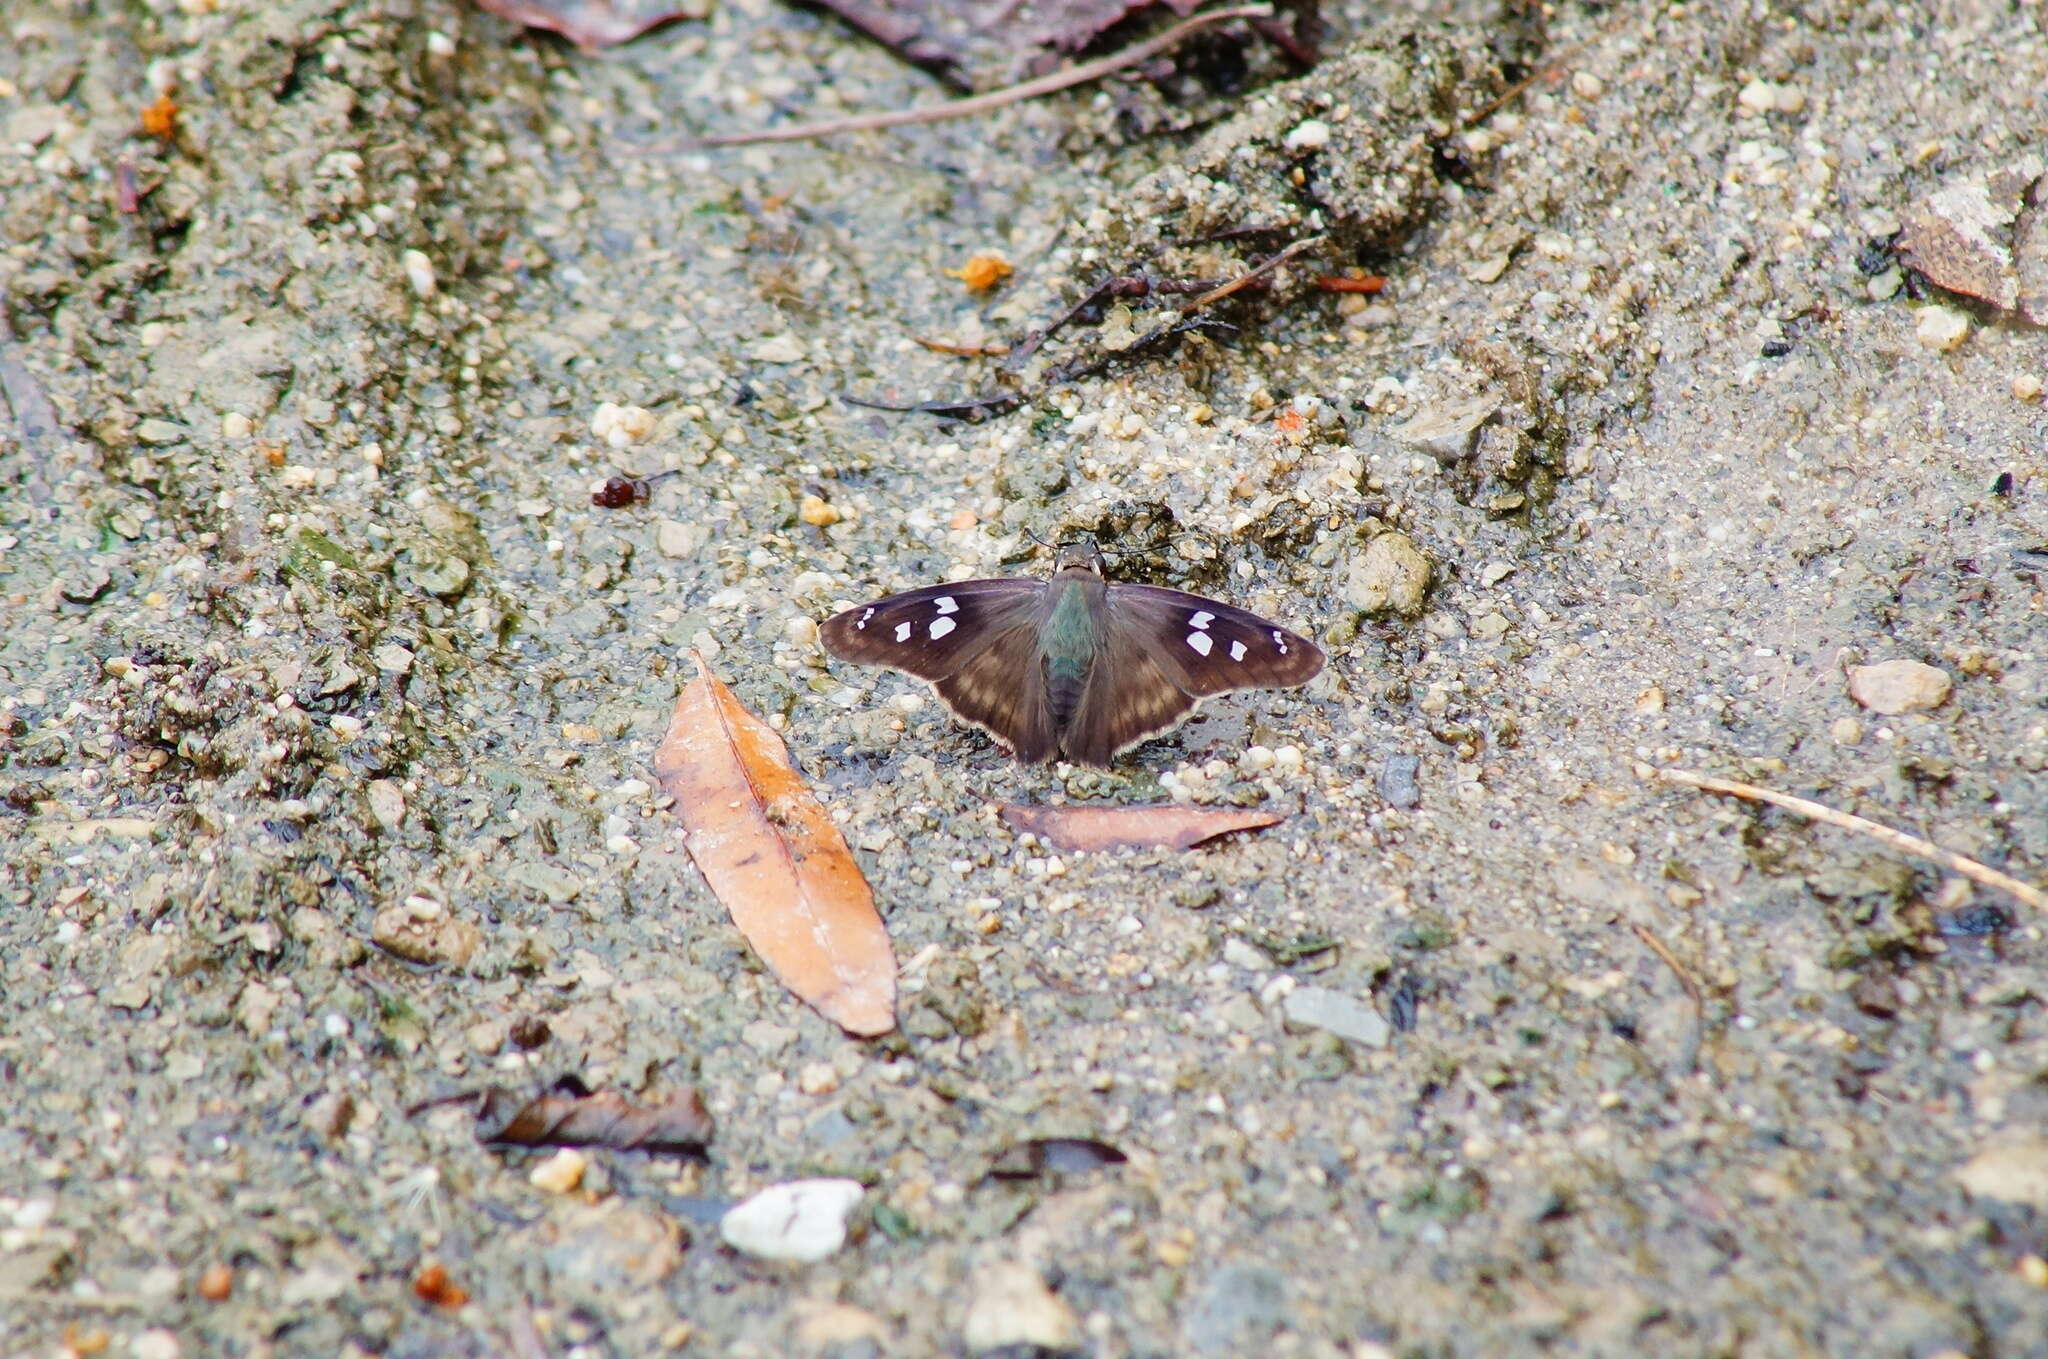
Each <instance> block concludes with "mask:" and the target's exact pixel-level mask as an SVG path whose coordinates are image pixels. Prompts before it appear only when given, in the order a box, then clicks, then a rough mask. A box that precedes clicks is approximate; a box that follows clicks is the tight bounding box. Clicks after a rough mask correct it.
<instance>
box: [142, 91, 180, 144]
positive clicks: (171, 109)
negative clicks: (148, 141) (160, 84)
mask: <svg viewBox="0 0 2048 1359" xmlns="http://www.w3.org/2000/svg"><path fill="white" fill-rule="evenodd" d="M142 135H143V136H145V137H154V138H156V139H157V140H158V141H160V142H167V141H169V140H170V139H171V138H173V137H175V136H177V135H178V105H177V102H176V101H175V100H173V99H172V98H171V97H170V96H169V95H167V94H163V95H158V96H157V100H156V102H155V103H154V104H151V105H150V106H149V107H147V108H145V109H143V111H142Z"/></svg>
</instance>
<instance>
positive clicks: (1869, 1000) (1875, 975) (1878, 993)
mask: <svg viewBox="0 0 2048 1359" xmlns="http://www.w3.org/2000/svg"><path fill="white" fill-rule="evenodd" d="M1849 999H1850V1000H1851V1001H1854V1002H1855V1005H1856V1008H1857V1009H1859V1010H1861V1011H1863V1013H1864V1014H1867V1015H1869V1016H1870V1017H1871V1018H1873V1019H1890V1018H1892V1017H1893V1016H1895V1015H1897V1014H1898V1012H1899V983H1898V981H1897V980H1896V979H1895V978H1894V977H1893V976H1892V975H1891V974H1890V973H1889V972H1866V973H1865V974H1864V975H1863V976H1861V977H1859V978H1857V979H1856V985H1855V986H1853V987H1851V988H1850V990H1849Z"/></svg>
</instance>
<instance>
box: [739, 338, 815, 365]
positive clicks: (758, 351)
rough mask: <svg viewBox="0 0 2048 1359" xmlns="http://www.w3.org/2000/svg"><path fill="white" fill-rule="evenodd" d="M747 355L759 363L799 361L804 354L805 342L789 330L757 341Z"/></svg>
mask: <svg viewBox="0 0 2048 1359" xmlns="http://www.w3.org/2000/svg"><path fill="white" fill-rule="evenodd" d="M747 356H748V357H749V358H751V359H753V360H754V361H755V362H757V363H797V362H799V361H801V360H802V358H803V356H804V342H803V341H802V340H799V339H798V338H797V337H796V336H794V335H791V334H789V333H787V332H784V333H783V334H781V335H770V336H769V337H768V338H767V339H765V340H757V341H755V342H754V344H753V347H752V348H750V349H749V350H748V351H747Z"/></svg>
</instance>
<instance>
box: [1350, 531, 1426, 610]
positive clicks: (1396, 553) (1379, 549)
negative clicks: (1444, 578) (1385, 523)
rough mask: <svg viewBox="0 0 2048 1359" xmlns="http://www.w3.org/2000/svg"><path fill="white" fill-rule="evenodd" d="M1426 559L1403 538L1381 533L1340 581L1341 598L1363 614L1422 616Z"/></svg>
mask: <svg viewBox="0 0 2048 1359" xmlns="http://www.w3.org/2000/svg"><path fill="white" fill-rule="evenodd" d="M1429 574H1430V567H1429V558H1427V557H1425V556H1423V555H1422V549H1421V548H1419V547H1417V546H1415V543H1414V542H1413V540H1411V539H1410V538H1409V537H1408V536H1407V535H1406V534H1403V533H1382V534H1380V535H1379V536H1378V537H1376V538H1374V539H1373V540H1372V541H1371V542H1369V543H1367V544H1366V545H1365V551H1364V552H1362V553H1360V554H1359V555H1358V557H1357V558H1356V559H1355V560H1354V561H1353V562H1352V564H1351V570H1350V572H1349V574H1348V575H1347V576H1346V577H1345V580H1344V598H1345V601H1346V602H1347V603H1349V604H1350V605H1351V606H1352V607H1353V608H1355V609H1362V610H1364V611H1365V612H1367V613H1397V614H1401V615H1402V616H1404V617H1408V618H1413V617H1414V616H1415V615H1416V614H1419V613H1421V612H1422V602H1423V599H1424V597H1425V595H1426V594H1427V593H1428V590H1429Z"/></svg>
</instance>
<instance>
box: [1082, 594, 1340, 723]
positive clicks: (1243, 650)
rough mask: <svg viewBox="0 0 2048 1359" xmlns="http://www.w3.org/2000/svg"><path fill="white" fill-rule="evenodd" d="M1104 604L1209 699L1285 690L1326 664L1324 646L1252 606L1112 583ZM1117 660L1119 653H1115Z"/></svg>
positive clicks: (1171, 672)
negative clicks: (1235, 692)
mask: <svg viewBox="0 0 2048 1359" xmlns="http://www.w3.org/2000/svg"><path fill="white" fill-rule="evenodd" d="M1108 609H1109V613H1110V616H1111V618H1112V619H1113V620H1114V622H1115V623H1116V624H1118V625H1119V626H1118V629H1117V631H1118V632H1119V633H1123V632H1128V634H1129V635H1130V637H1131V641H1130V644H1129V645H1128V646H1125V647H1121V648H1119V651H1120V652H1124V653H1127V652H1128V651H1130V650H1133V649H1136V650H1142V651H1147V652H1149V653H1151V654H1152V655H1153V656H1155V657H1156V658H1157V660H1158V662H1159V668H1160V669H1161V670H1162V671H1163V672H1164V673H1165V674H1166V675H1167V676H1168V677H1169V678H1170V679H1171V680H1172V681H1173V683H1175V684H1176V685H1178V686H1179V687H1180V688H1181V689H1183V690H1185V691H1186V692H1187V693H1189V694H1191V695H1193V696H1194V697H1196V698H1208V697H1210V696H1211V695H1214V694H1221V693H1226V692H1228V691H1229V690H1232V689H1287V688H1292V687H1293V686H1295V685H1297V684H1306V683H1308V682H1309V681H1310V680H1312V679H1314V678H1315V677H1316V676H1317V675H1318V674H1320V673H1322V669H1323V652H1322V648H1320V647H1318V646H1317V645H1316V644H1315V643H1314V642H1311V641H1309V640H1308V639H1307V638H1306V637H1302V636H1300V635H1298V634H1296V633H1294V632H1291V631H1289V630H1288V629H1286V628H1283V627H1281V626H1280V625H1279V624H1278V623H1273V622H1269V621H1267V620H1266V619H1264V618H1261V617H1259V616H1258V615H1257V614H1255V613H1251V612H1248V611H1246V610H1244V609H1240V608H1237V607H1236V606H1235V605H1231V604H1225V603H1222V602H1221V601H1219V600H1214V599H1205V598H1203V597H1202V596H1201V595H1191V594H1188V593H1187V592H1186V591H1183V590H1168V589H1163V588H1161V587H1159V586H1156V585H1112V586H1110V587H1109V602H1108ZM1115 660H1116V661H1117V663H1119V664H1121V663H1122V661H1123V656H1122V655H1121V654H1120V655H1118V656H1117V657H1115Z"/></svg>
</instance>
